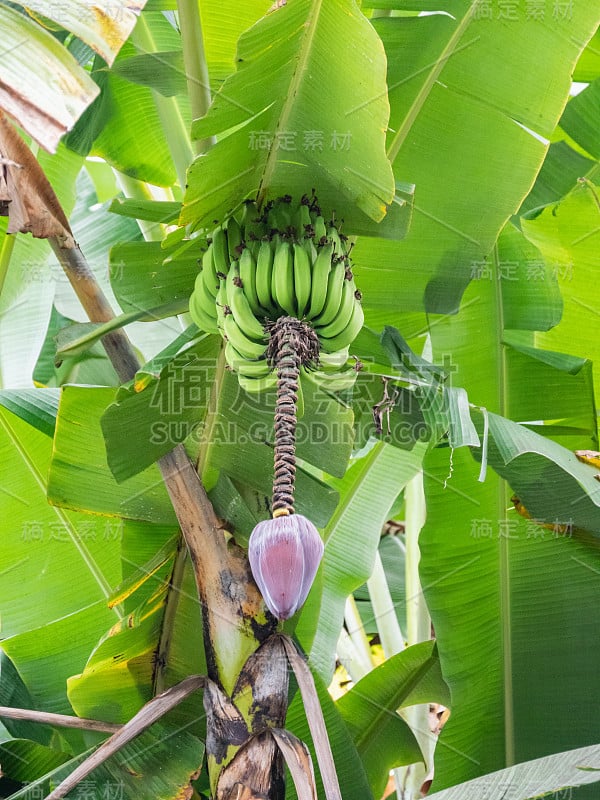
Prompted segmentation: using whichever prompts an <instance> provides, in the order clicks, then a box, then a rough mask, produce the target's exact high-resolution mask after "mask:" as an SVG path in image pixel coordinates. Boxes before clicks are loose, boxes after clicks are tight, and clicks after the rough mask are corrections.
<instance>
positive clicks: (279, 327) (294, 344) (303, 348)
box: [267, 317, 319, 517]
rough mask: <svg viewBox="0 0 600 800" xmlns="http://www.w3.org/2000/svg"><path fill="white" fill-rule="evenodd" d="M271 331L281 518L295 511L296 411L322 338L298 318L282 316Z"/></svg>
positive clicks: (276, 499)
mask: <svg viewBox="0 0 600 800" xmlns="http://www.w3.org/2000/svg"><path fill="white" fill-rule="evenodd" d="M267 330H268V333H269V345H268V348H267V358H268V360H269V362H270V364H271V366H272V367H273V368H274V369H276V370H277V401H276V405H275V421H274V431H275V457H274V475H273V500H272V506H271V511H272V514H273V516H274V517H279V516H285V515H287V514H293V513H294V486H295V482H296V422H297V420H296V411H297V404H298V381H299V379H300V367H301V366H302V365H305V364H306V365H309V364H313V363H316V362H318V359H319V339H318V337H317V334H316V333H315V331H314V330H313V328H311V327H310V325H308V324H307V323H306V322H303V321H302V320H299V319H296V318H295V317H279V319H278V320H276V321H275V322H274V323H272V324H271V325H269V326H268V328H267Z"/></svg>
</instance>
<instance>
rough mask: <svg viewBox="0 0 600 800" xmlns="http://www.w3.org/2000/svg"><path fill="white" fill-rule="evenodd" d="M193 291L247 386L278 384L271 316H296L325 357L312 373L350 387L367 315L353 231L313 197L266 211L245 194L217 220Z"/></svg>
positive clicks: (197, 308) (193, 305)
mask: <svg viewBox="0 0 600 800" xmlns="http://www.w3.org/2000/svg"><path fill="white" fill-rule="evenodd" d="M201 264H202V270H201V272H200V273H199V275H198V277H197V279H196V282H195V286H194V291H193V293H192V296H191V298H190V307H189V308H190V314H191V316H192V319H193V320H194V322H195V323H196V325H198V327H199V328H201V329H202V330H204V331H207V332H208V333H220V334H221V335H222V336H223V338H224V339H225V340H226V342H227V344H226V347H225V358H226V360H227V363H228V365H229V367H230V368H231V369H232V370H233V371H235V372H236V373H237V375H238V378H239V380H240V384H241V385H242V386H243V387H244V388H245V389H246V390H247V391H264V390H266V389H269V388H273V387H274V386H275V384H276V375H275V372H274V371H273V369H272V366H271V365H270V364H269V362H268V360H267V358H266V352H267V346H268V340H269V335H268V327H269V323H270V321H275V320H276V319H278V318H279V317H280V316H294V317H297V318H298V319H303V320H305V321H306V322H307V323H309V324H310V325H311V326H312V327H313V328H314V330H315V332H316V333H317V335H318V338H319V344H320V348H321V357H320V363H319V364H316V365H314V367H303V372H304V374H305V375H306V377H307V378H308V379H309V380H312V381H314V382H316V383H318V384H326V385H327V386H328V387H329V388H330V389H331V390H333V391H342V390H344V389H347V388H350V387H351V386H352V383H353V381H354V379H355V377H356V371H355V369H354V367H353V366H352V365H351V362H349V355H348V347H349V346H350V345H351V344H352V342H353V341H354V339H355V338H356V336H357V335H358V333H359V331H360V329H361V328H362V325H363V322H364V315H363V310H362V306H361V302H360V300H361V295H360V292H359V291H358V290H357V288H356V285H355V282H354V276H353V274H352V269H351V262H350V258H349V249H348V248H347V246H346V237H345V236H344V235H343V234H341V233H340V230H339V227H338V226H337V225H336V223H335V222H333V221H330V222H326V221H325V219H324V218H323V216H322V215H321V212H320V209H319V207H318V205H317V203H316V199H315V198H314V197H313V198H312V199H309V198H308V197H306V196H305V197H303V198H302V201H301V203H300V204H299V205H298V206H297V207H295V208H294V207H293V206H292V205H291V202H290V198H289V197H286V198H281V200H280V201H275V202H274V203H269V204H267V206H265V208H264V209H263V212H262V213H260V212H259V211H258V209H257V206H256V204H255V203H253V202H246V203H245V204H244V206H243V208H242V210H241V213H240V214H239V215H238V216H237V217H230V218H229V219H228V220H227V221H226V222H225V223H224V224H223V225H219V226H217V227H216V228H215V230H214V231H213V233H212V236H211V237H210V240H209V244H208V248H207V250H206V252H205V253H204V254H203V257H202V259H201Z"/></svg>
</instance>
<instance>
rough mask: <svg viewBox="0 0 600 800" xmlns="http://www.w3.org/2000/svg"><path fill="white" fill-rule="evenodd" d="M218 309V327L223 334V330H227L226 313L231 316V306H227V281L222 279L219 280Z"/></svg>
mask: <svg viewBox="0 0 600 800" xmlns="http://www.w3.org/2000/svg"><path fill="white" fill-rule="evenodd" d="M215 305H216V309H217V327H218V328H219V331H220V332H221V334H223V330H224V328H225V317H226V313H225V312H227V314H229V315H230V314H231V311H230V310H229V306H228V305H227V287H226V279H225V278H221V279H220V280H219V291H218V292H217V302H216V304H215Z"/></svg>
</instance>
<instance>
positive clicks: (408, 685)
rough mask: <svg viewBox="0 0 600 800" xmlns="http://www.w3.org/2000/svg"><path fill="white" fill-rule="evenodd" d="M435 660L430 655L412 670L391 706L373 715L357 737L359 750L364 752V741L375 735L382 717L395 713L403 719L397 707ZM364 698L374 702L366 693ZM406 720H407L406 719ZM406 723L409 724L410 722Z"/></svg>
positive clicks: (356, 741)
mask: <svg viewBox="0 0 600 800" xmlns="http://www.w3.org/2000/svg"><path fill="white" fill-rule="evenodd" d="M434 660H435V659H434V657H433V656H429V658H428V659H427V661H425V662H424V663H423V664H422V665H421V666H420V667H419V668H418V669H417V670H415V671H414V672H412V673H411V675H410V678H409V679H408V680H406V681H403V683H402V685H401V686H400V687H398V689H397V690H396V691H395V692H394V693H393V695H392V699H391V702H390V703H389V707H388V708H385V709H380V712H381V713H379V714H376V715H375V716H374V717H373V721H372V722H371V723H370V724H369V725H367V727H366V728H365V729H364V730H363V732H362V733H361V734H360V735H359V736H358V737H357V738H356V739H355V744H356V748H357V749H358V750H359V752H362V750H363V743H364V742H365V741H366V742H369V740H370V739H371V737H372V736H373V734H374V731H375V730H376V728H377V727H378V724H379V719H380V717H382V716H388V715H390V714H393V715H396V716H397V717H398V719H402V717H401V716H400V715H399V714H398V713H397V711H396V709H398V708H400V707H401V705H402V699H403V698H406V697H408V696H409V695H410V693H411V692H412V691H413V689H414V688H415V687H416V686H418V684H419V683H420V682H421V681H422V680H423V678H424V677H425V675H427V673H428V672H429V670H430V669H431V667H432V666H433V665H434ZM362 699H363V700H366V701H367V702H373V701H372V700H371V699H370V698H369V697H368V696H366V695H365V696H363V697H362ZM389 708H393V709H394V710H393V711H390V710H389ZM404 721H405V722H406V720H404ZM406 724H407V725H408V723H406Z"/></svg>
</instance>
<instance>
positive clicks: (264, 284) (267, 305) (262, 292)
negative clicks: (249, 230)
mask: <svg viewBox="0 0 600 800" xmlns="http://www.w3.org/2000/svg"><path fill="white" fill-rule="evenodd" d="M272 275H273V247H272V246H271V242H269V241H266V240H263V241H262V242H261V243H260V248H259V251H258V255H257V257H256V294H257V296H258V302H259V303H260V305H261V306H262V307H263V308H264V309H266V310H267V311H273V310H274V303H273V299H272V297H271V279H272Z"/></svg>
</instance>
